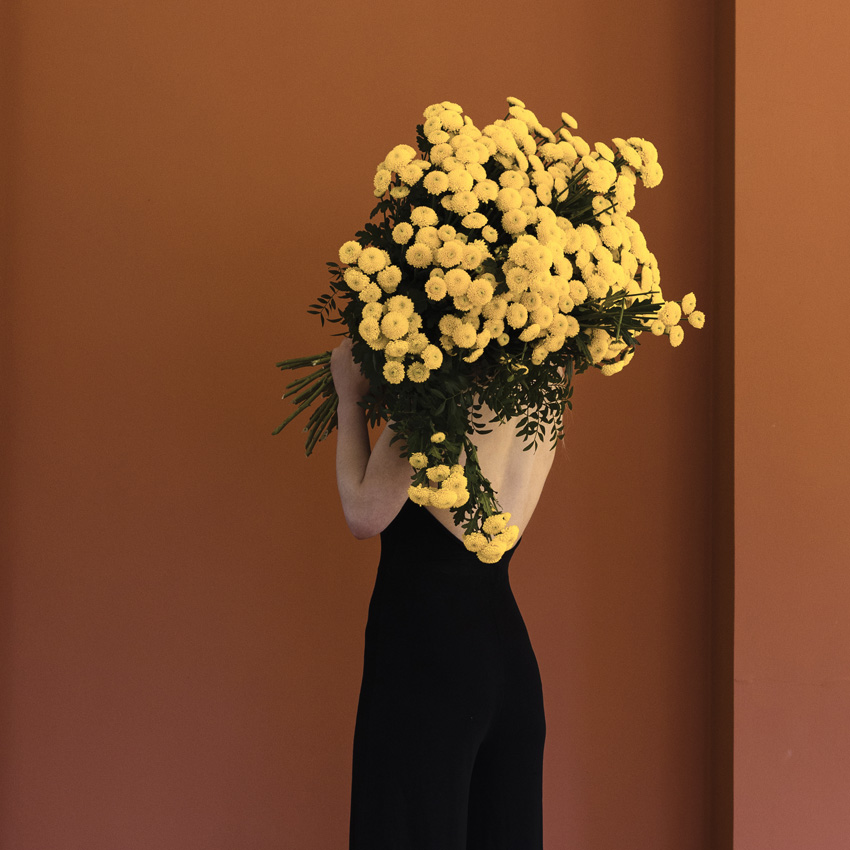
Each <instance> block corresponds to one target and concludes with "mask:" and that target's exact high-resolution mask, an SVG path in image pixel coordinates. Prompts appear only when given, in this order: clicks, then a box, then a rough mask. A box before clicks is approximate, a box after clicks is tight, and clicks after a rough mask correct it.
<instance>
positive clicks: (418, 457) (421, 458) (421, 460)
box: [408, 452, 428, 469]
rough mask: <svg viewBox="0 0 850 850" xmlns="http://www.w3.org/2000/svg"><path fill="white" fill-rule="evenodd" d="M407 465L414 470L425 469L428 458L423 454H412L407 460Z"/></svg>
mask: <svg viewBox="0 0 850 850" xmlns="http://www.w3.org/2000/svg"><path fill="white" fill-rule="evenodd" d="M408 463H410V465H411V466H412V467H413V468H414V469H425V467H426V466H428V456H427V455H426V454H425V453H424V452H414V453H413V454H412V455H411V456H410V457H409V458H408Z"/></svg>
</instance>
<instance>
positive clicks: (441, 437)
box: [431, 355, 446, 443]
mask: <svg viewBox="0 0 850 850" xmlns="http://www.w3.org/2000/svg"><path fill="white" fill-rule="evenodd" d="M440 356H441V357H442V355H440ZM445 439H446V435H445V434H444V433H443V432H442V431H437V433H436V434H432V435H431V442H432V443H442V442H445Z"/></svg>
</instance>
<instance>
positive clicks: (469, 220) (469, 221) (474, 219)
mask: <svg viewBox="0 0 850 850" xmlns="http://www.w3.org/2000/svg"><path fill="white" fill-rule="evenodd" d="M461 224H462V225H463V226H464V227H468V228H469V229H470V230H478V229H479V228H482V227H484V225H485V224H487V216H485V215H482V214H481V213H478V212H473V213H469V215H466V216H464V217H463V220H462V221H461Z"/></svg>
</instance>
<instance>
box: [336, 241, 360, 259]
mask: <svg viewBox="0 0 850 850" xmlns="http://www.w3.org/2000/svg"><path fill="white" fill-rule="evenodd" d="M362 250H363V248H362V247H361V246H360V244H359V243H358V242H355V241H354V240H353V239H351V240H349V241H348V242H345V243H343V244H342V245H341V246H340V249H339V261H340V262H341V263H346V264H348V265H350V264H351V263H356V262H357V258H358V257H359V256H360V252H361V251H362Z"/></svg>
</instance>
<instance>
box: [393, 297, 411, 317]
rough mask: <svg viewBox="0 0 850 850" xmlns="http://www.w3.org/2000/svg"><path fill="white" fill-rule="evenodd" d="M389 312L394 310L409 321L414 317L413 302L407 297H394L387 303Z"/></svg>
mask: <svg viewBox="0 0 850 850" xmlns="http://www.w3.org/2000/svg"><path fill="white" fill-rule="evenodd" d="M387 310H394V311H395V312H396V313H400V314H401V315H402V316H404V318H405V319H409V318H410V317H411V316H412V315H413V302H412V301H411V300H410V299H409V298H408V297H407V296H406V295H393V297H392V298H390V299H389V300H388V301H387Z"/></svg>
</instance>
